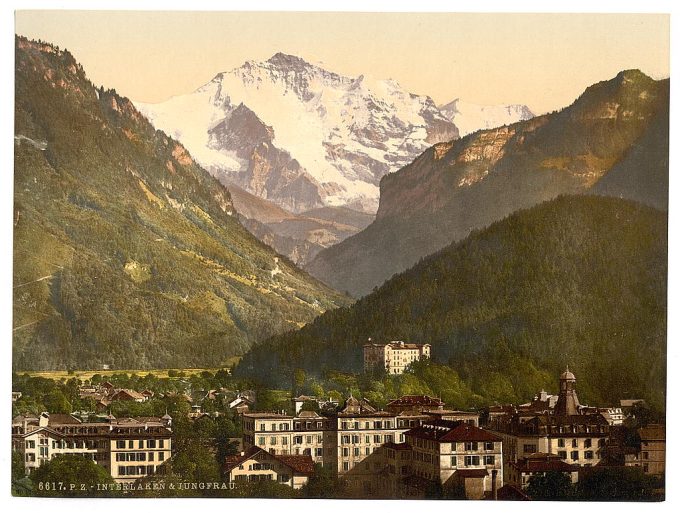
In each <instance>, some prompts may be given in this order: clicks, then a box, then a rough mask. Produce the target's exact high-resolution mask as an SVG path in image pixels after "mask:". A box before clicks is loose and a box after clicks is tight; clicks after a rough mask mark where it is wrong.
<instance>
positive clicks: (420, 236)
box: [306, 71, 669, 296]
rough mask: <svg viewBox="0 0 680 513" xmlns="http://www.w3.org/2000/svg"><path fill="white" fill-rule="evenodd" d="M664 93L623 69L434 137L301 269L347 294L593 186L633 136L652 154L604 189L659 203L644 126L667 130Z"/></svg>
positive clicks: (663, 183) (661, 187) (659, 166)
mask: <svg viewBox="0 0 680 513" xmlns="http://www.w3.org/2000/svg"><path fill="white" fill-rule="evenodd" d="M668 94H669V93H668V81H667V80H666V81H655V80H653V79H651V78H649V77H647V76H646V75H644V74H642V73H641V72H639V71H627V72H621V73H619V74H618V75H617V76H616V77H614V78H613V79H611V80H607V81H602V82H599V83H597V84H594V85H592V86H590V87H589V88H587V89H586V90H585V91H584V93H583V94H581V95H580V96H579V97H578V98H577V99H576V100H575V101H574V103H572V105H570V106H568V107H566V108H565V109H563V110H561V111H559V112H555V113H550V114H544V115H542V116H537V117H534V118H531V119H529V120H527V121H520V122H517V123H514V124H511V125H508V126H503V127H498V128H494V129H489V130H482V131H478V132H474V133H472V134H468V135H467V136H465V137H462V138H461V139H458V140H455V141H450V142H446V143H438V144H435V145H434V146H432V147H431V148H429V149H428V150H426V151H425V152H424V153H422V154H421V155H420V156H419V157H418V158H416V159H415V160H414V161H413V162H412V163H410V164H409V165H407V166H405V167H403V168H402V169H400V170H399V171H396V172H394V173H391V174H389V175H386V176H385V177H383V179H382V180H381V183H380V187H381V194H380V196H381V201H380V207H379V209H378V213H377V217H376V221H375V222H374V223H373V224H372V225H370V226H369V227H368V228H366V229H365V230H363V231H362V232H360V233H358V234H356V235H354V236H352V237H349V238H348V239H346V240H344V241H342V242H341V243H339V244H337V245H335V246H333V247H331V248H328V249H324V250H322V251H321V252H319V254H318V255H317V256H316V258H315V259H314V260H312V262H310V264H309V265H307V266H306V269H307V270H308V271H309V272H311V273H312V274H313V275H315V276H317V277H318V278H320V279H321V280H322V281H324V282H325V283H328V284H330V285H335V286H336V287H342V290H348V291H349V292H350V293H351V294H352V295H354V296H361V295H364V294H367V293H368V292H370V291H371V290H372V289H373V288H374V287H375V286H378V285H380V284H381V283H383V282H384V281H385V280H386V279H388V278H389V277H390V276H392V275H393V274H395V273H397V272H400V271H402V270H404V269H407V268H408V267H411V266H412V265H414V264H415V263H416V262H417V261H418V259H419V258H421V257H423V256H425V255H427V254H429V253H433V252H434V251H437V250H438V249H440V248H441V247H444V246H445V245H447V244H448V243H449V242H451V241H452V240H460V239H462V238H463V237H465V236H466V235H467V234H468V233H469V232H470V231H471V230H473V229H478V228H482V227H484V226H487V225H489V224H491V223H492V222H494V221H496V220H498V219H501V218H503V217H504V216H506V215H508V214H510V213H511V212H513V211H515V210H518V209H520V208H527V207H530V206H531V205H534V204H536V203H539V202H541V201H545V200H548V199H550V198H552V197H555V196H558V195H560V194H579V193H585V192H588V191H590V190H591V189H593V186H595V185H596V184H597V182H598V181H599V180H600V179H602V178H603V177H605V176H606V175H607V174H608V173H609V171H610V170H612V169H613V168H614V167H615V165H616V164H617V163H618V162H622V161H624V160H625V159H627V158H628V156H629V155H630V150H631V148H633V147H635V146H636V145H637V146H639V148H638V150H637V153H638V157H637V158H638V162H639V161H640V160H644V156H645V155H651V154H653V155H656V157H655V158H654V159H651V160H650V161H649V163H650V165H648V166H645V167H644V168H643V169H644V170H640V171H639V172H638V174H637V175H634V176H635V177H636V178H635V179H634V180H633V179H627V180H626V179H620V180H619V186H618V187H617V188H613V187H612V190H611V193H612V194H614V195H616V196H621V197H623V198H626V197H630V198H632V199H636V200H638V201H643V202H644V203H647V204H649V205H653V206H663V204H664V201H666V202H667V199H665V198H667V190H668V166H667V160H665V159H664V158H663V154H664V145H663V139H661V143H660V144H661V146H660V147H654V148H652V147H651V144H653V143H654V141H655V140H656V138H650V137H647V138H646V139H645V138H644V134H645V132H646V131H647V130H648V129H649V127H656V131H657V133H658V134H659V135H661V136H663V135H664V133H665V134H666V135H665V138H666V140H667V137H668V135H667V133H668V124H667V122H666V121H665V120H667V112H668ZM641 142H645V143H646V144H643V145H642V146H640V144H639V143H641ZM666 144H667V143H666ZM666 153H667V152H666ZM631 169H632V167H631V166H628V167H627V168H626V169H624V174H625V173H627V174H629V175H630V174H631V173H632V171H631ZM612 176H613V175H612ZM612 179H613V178H612ZM645 180H654V181H655V182H656V184H657V185H656V186H655V187H653V188H650V187H643V188H642V189H640V190H644V191H648V192H647V193H645V194H646V196H645V197H643V195H642V194H640V192H639V191H638V190H637V189H638V185H637V182H640V181H642V183H644V181H645ZM621 184H624V185H625V187H623V185H621ZM593 191H594V192H597V191H598V189H594V190H593ZM601 193H603V194H604V193H607V191H606V190H602V191H601ZM349 269H351V271H349Z"/></svg>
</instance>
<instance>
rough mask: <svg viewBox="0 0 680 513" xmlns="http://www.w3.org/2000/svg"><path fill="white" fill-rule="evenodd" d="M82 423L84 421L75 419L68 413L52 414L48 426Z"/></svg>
mask: <svg viewBox="0 0 680 513" xmlns="http://www.w3.org/2000/svg"><path fill="white" fill-rule="evenodd" d="M82 423H83V421H81V420H80V419H77V418H75V417H74V416H73V415H69V414H68V413H50V416H49V420H48V421H47V425H48V426H56V425H64V424H82Z"/></svg>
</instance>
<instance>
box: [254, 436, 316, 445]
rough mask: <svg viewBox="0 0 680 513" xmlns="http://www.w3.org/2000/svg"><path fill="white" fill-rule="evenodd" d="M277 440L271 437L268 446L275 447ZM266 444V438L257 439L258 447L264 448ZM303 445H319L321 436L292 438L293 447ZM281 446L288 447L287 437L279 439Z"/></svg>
mask: <svg viewBox="0 0 680 513" xmlns="http://www.w3.org/2000/svg"><path fill="white" fill-rule="evenodd" d="M278 441H279V439H278V438H277V437H275V436H272V437H270V438H269V444H270V445H276V444H277V443H278ZM266 443H267V438H266V437H264V436H260V437H258V438H257V444H258V445H259V446H260V447H264V445H265V444H266ZM303 443H307V444H313V443H317V444H321V443H323V436H322V435H316V436H312V435H307V436H305V437H303V436H294V437H293V445H302V444H303ZM281 445H288V437H286V436H282V437H281Z"/></svg>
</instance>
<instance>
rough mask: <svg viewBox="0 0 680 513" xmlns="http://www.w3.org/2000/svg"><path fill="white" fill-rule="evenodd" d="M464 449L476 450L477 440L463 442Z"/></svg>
mask: <svg viewBox="0 0 680 513" xmlns="http://www.w3.org/2000/svg"><path fill="white" fill-rule="evenodd" d="M465 450H466V451H476V450H477V442H465Z"/></svg>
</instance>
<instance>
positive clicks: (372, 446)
mask: <svg viewBox="0 0 680 513" xmlns="http://www.w3.org/2000/svg"><path fill="white" fill-rule="evenodd" d="M428 419H429V417H428V415H426V414H421V413H418V412H417V411H416V412H413V411H410V412H409V411H406V412H402V413H399V414H394V413H390V412H387V411H382V410H378V409H377V408H375V407H374V406H373V405H371V404H370V403H369V402H368V401H366V400H365V399H357V398H355V397H352V396H350V397H349V398H348V399H347V400H346V401H345V404H344V405H343V407H342V409H341V410H340V411H338V413H337V418H336V430H337V470H338V475H340V476H342V475H344V474H346V473H347V472H349V471H352V470H353V469H354V468H355V467H357V466H358V465H359V463H361V461H363V460H364V459H365V458H366V457H368V456H370V455H371V454H373V453H374V452H375V451H376V450H377V449H378V448H379V447H380V446H382V445H383V444H385V443H390V442H396V443H401V442H404V441H405V438H404V433H405V432H406V431H408V430H409V429H411V428H414V427H417V426H419V425H420V424H422V422H424V421H426V420H428ZM362 471H366V472H369V471H368V470H367V469H366V468H365V467H363V466H362V467H359V468H358V469H357V470H355V471H354V472H353V474H354V475H355V476H356V474H357V473H358V472H362Z"/></svg>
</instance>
